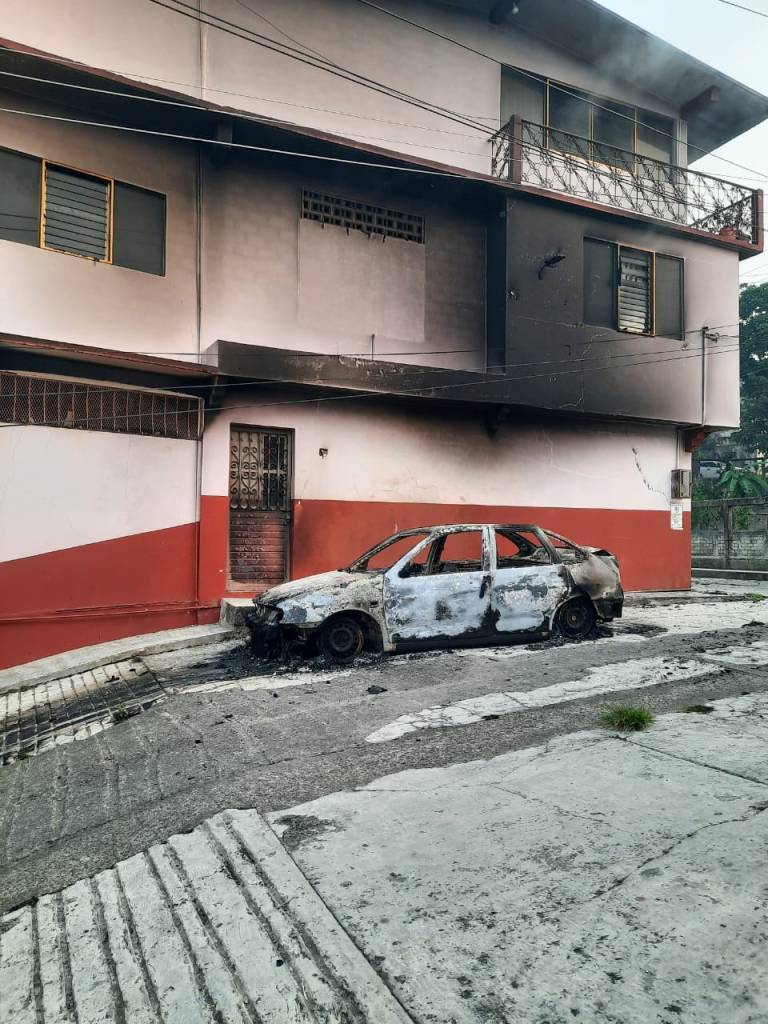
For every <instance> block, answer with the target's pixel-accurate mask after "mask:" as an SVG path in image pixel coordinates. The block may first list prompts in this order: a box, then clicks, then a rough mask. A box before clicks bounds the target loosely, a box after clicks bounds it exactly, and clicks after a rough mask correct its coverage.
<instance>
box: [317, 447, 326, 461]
mask: <svg viewBox="0 0 768 1024" xmlns="http://www.w3.org/2000/svg"><path fill="white" fill-rule="evenodd" d="M317 454H318V455H319V456H320V458H321V459H324V458H325V457H326V456H327V455H328V449H327V448H318V450H317Z"/></svg>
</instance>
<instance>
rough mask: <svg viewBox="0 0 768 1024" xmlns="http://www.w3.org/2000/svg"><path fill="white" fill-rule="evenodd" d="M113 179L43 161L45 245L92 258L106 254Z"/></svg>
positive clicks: (100, 257) (104, 256)
mask: <svg viewBox="0 0 768 1024" xmlns="http://www.w3.org/2000/svg"><path fill="white" fill-rule="evenodd" d="M111 188H112V183H111V182H109V181H106V180H105V179H103V178H92V177H90V176H89V175H85V174H77V173H75V172H74V171H68V170H65V169H64V168H61V167H54V166H53V165H51V164H46V165H45V193H44V194H45V202H44V210H43V217H44V220H43V224H44V238H45V247H46V249H59V250H60V251H62V252H71V253H74V254H75V255H76V256H89V257H90V258H91V259H94V260H106V259H108V258H109V234H110V232H109V219H110V218H109V206H110V195H111Z"/></svg>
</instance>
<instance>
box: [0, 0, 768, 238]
mask: <svg viewBox="0 0 768 1024" xmlns="http://www.w3.org/2000/svg"><path fill="white" fill-rule="evenodd" d="M150 2H151V3H156V2H158V0H150ZM120 95H122V94H120ZM182 105H183V104H182ZM0 113H6V114H15V115H17V116H19V117H33V118H38V119H41V120H48V121H57V122H60V123H65V124H75V125H80V126H83V127H88V128H108V129H110V130H112V131H124V132H130V133H133V134H138V135H149V136H153V137H155V138H165V139H172V140H174V141H180V142H196V143H205V144H208V145H211V146H225V147H226V148H227V149H241V150H246V151H250V152H257V153H271V154H275V155H281V156H291V157H303V158H304V159H307V160H320V161H323V162H326V163H337V164H343V165H351V166H355V167H367V168H370V169H375V170H385V171H400V172H403V173H410V174H423V175H427V176H430V177H441V178H448V179H451V178H455V179H457V180H462V181H470V180H478V179H475V178H474V177H473V176H472V175H470V174H468V173H466V172H465V171H464V170H463V169H462V168H457V169H456V170H455V171H448V170H446V171H441V170H433V169H431V168H423V167H403V166H399V165H396V164H381V163H375V162H374V161H367V160H355V159H351V158H348V157H335V156H325V155H321V154H318V153H307V152H305V151H301V152H299V151H296V150H286V149H279V148H277V147H271V146H257V145H254V144H252V143H245V142H229V141H227V140H225V139H214V138H210V137H203V136H197V135H184V134H180V133H177V132H166V131H159V130H157V129H151V128H137V127H134V126H129V125H120V124H111V123H109V122H106V121H86V120H85V119H83V118H74V117H67V116H64V115H61V114H43V113H40V112H38V111H31V110H18V109H15V108H11V107H0ZM256 120H258V118H256ZM339 144H340V145H343V143H339ZM525 145H526V147H527V148H536V147H533V146H532V144H530V143H526V144H525ZM398 158H399V159H403V160H407V159H408V158H407V156H401V157H393V159H398ZM480 180H482V179H480ZM495 180H498V181H500V182H501V181H503V179H501V178H499V179H495ZM644 191H645V194H646V196H651V197H657V198H660V199H665V198H667V199H668V198H669V196H668V195H667V194H666V193H665V192H664V191H660V190H658V189H657V190H653V189H651V188H645V189H644ZM566 194H569V195H575V196H577V197H578V194H579V193H578V192H577V191H576V190H574V191H573V192H571V193H566ZM582 194H583V195H584V196H585V197H586V196H587V193H582ZM699 206H700V208H701V209H703V210H705V211H706V210H712V211H713V212H717V211H718V210H719V207H718V206H717V204H712V205H710V204H704V203H699ZM609 209H615V210H617V211H619V212H620V213H622V212H623V213H624V214H627V213H630V214H631V213H632V212H633V211H631V210H623V209H622V207H610V208H609ZM670 223H671V224H675V223H676V222H675V221H670ZM764 230H765V231H766V233H768V229H764Z"/></svg>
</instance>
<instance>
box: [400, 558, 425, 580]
mask: <svg viewBox="0 0 768 1024" xmlns="http://www.w3.org/2000/svg"><path fill="white" fill-rule="evenodd" d="M397 575H398V576H399V577H400V579H401V580H407V579H410V578H411V577H412V576H423V575H424V566H423V565H420V564H419V563H418V562H409V563H408V565H404V566H403V568H402V569H401V570H400V572H399V573H398V574H397Z"/></svg>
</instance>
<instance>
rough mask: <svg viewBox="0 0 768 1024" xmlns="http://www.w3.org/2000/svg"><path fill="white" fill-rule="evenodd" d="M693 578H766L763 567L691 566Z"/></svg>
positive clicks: (766, 573)
mask: <svg viewBox="0 0 768 1024" xmlns="http://www.w3.org/2000/svg"><path fill="white" fill-rule="evenodd" d="M692 571H693V578H694V579H695V580H768V571H766V570H764V569H707V568H704V567H703V566H702V567H701V568H697V567H696V566H694V568H693V570H692Z"/></svg>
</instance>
